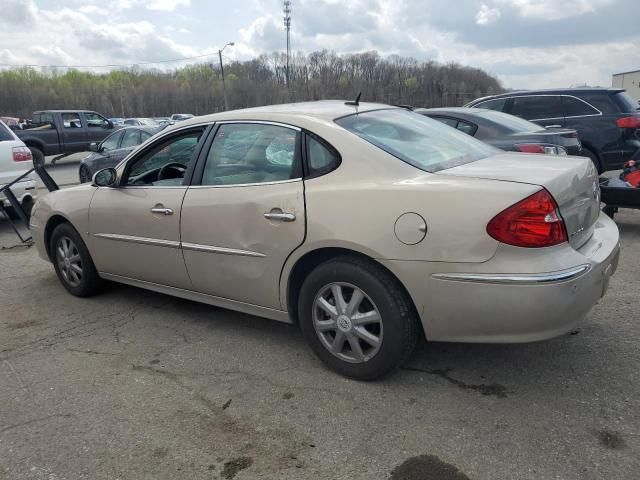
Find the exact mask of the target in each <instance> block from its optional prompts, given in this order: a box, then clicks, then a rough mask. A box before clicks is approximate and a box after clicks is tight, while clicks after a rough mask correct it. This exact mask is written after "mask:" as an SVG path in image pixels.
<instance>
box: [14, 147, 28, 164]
mask: <svg viewBox="0 0 640 480" xmlns="http://www.w3.org/2000/svg"><path fill="white" fill-rule="evenodd" d="M13 161H14V162H31V161H33V156H32V155H31V150H29V149H28V148H27V147H13Z"/></svg>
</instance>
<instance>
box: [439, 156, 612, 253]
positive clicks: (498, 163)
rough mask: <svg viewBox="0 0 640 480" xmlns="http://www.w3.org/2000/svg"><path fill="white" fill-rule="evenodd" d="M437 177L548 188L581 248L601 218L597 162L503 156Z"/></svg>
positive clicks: (572, 241)
mask: <svg viewBox="0 0 640 480" xmlns="http://www.w3.org/2000/svg"><path fill="white" fill-rule="evenodd" d="M436 175H453V176H459V177H471V178H483V179H489V180H499V181H505V182H517V183H526V184H531V185H539V186H541V187H544V188H546V189H547V190H548V191H549V192H550V193H551V195H553V198H554V199H555V201H556V202H557V204H558V207H559V209H560V214H561V215H562V217H563V219H564V221H565V225H566V227H567V234H568V235H569V243H570V244H571V245H572V246H573V247H574V248H579V247H580V246H581V245H582V244H584V242H586V241H587V240H588V239H589V238H590V237H591V234H592V233H593V227H594V224H595V222H596V220H597V218H598V216H599V215H600V187H599V183H598V174H597V172H596V169H595V167H594V165H593V162H591V160H589V159H588V158H584V157H572V156H567V157H564V156H557V155H540V154H528V153H503V154H497V155H492V156H490V157H487V158H484V159H482V160H478V161H476V162H471V163H467V164H465V165H460V166H458V167H454V168H450V169H448V170H442V171H440V172H438V173H436Z"/></svg>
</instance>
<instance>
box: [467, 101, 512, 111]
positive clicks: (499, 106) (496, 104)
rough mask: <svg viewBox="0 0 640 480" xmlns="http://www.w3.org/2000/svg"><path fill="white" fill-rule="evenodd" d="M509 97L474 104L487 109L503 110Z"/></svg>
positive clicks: (475, 106)
mask: <svg viewBox="0 0 640 480" xmlns="http://www.w3.org/2000/svg"><path fill="white" fill-rule="evenodd" d="M507 100H509V99H508V98H494V99H493V100H486V101H484V102H481V103H479V104H477V105H474V106H473V107H474V108H484V109H486V110H497V111H498V112H503V111H504V107H505V106H506V104H507Z"/></svg>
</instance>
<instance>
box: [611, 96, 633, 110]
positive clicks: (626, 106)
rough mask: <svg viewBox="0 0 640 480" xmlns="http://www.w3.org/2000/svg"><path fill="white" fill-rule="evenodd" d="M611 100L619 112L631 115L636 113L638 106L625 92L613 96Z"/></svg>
mask: <svg viewBox="0 0 640 480" xmlns="http://www.w3.org/2000/svg"><path fill="white" fill-rule="evenodd" d="M613 100H614V101H615V102H616V103H617V104H618V106H619V107H620V110H621V111H622V112H624V113H633V112H637V111H638V104H637V103H636V102H634V101H633V99H632V98H631V97H630V96H629V95H627V94H626V93H625V92H618V93H615V94H613Z"/></svg>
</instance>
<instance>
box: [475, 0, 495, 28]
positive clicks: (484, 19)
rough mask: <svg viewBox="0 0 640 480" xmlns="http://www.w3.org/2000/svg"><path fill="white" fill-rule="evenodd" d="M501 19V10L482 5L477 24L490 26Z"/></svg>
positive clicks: (477, 16)
mask: <svg viewBox="0 0 640 480" xmlns="http://www.w3.org/2000/svg"><path fill="white" fill-rule="evenodd" d="M499 18H500V9H499V8H489V7H488V6H487V5H486V4H484V3H483V4H482V6H481V7H480V10H479V11H478V13H476V23H477V24H478V25H488V24H489V23H492V22H495V21H496V20H498V19H499Z"/></svg>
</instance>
